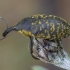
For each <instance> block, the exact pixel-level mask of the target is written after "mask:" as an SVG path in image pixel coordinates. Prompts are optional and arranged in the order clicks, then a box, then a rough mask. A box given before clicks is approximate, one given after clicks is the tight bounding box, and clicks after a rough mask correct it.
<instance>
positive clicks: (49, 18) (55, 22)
mask: <svg viewBox="0 0 70 70" xmlns="http://www.w3.org/2000/svg"><path fill="white" fill-rule="evenodd" d="M12 30H16V31H18V32H19V33H21V34H23V35H24V34H25V35H26V36H27V37H30V36H33V37H36V38H43V39H49V40H54V39H59V40H61V39H63V38H66V37H68V36H69V35H70V24H69V23H67V22H66V21H65V20H64V19H63V18H60V17H57V16H54V15H45V14H37V15H34V16H31V17H27V18H24V19H23V20H21V21H19V22H18V23H17V24H15V25H14V26H12V27H10V28H8V29H7V30H6V31H5V32H4V33H3V36H4V37H5V36H6V35H7V34H8V33H9V32H10V31H12Z"/></svg>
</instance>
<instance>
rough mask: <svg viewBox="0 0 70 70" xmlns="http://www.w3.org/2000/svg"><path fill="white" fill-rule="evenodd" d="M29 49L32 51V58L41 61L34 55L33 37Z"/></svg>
mask: <svg viewBox="0 0 70 70" xmlns="http://www.w3.org/2000/svg"><path fill="white" fill-rule="evenodd" d="M29 49H30V54H31V56H32V57H33V58H34V59H37V60H39V59H38V58H37V57H36V56H34V55H33V39H32V37H30V46H29Z"/></svg>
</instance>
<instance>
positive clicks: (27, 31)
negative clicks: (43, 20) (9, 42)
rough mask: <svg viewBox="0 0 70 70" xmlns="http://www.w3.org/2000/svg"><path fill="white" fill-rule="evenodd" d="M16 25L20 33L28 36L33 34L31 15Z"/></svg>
mask: <svg viewBox="0 0 70 70" xmlns="http://www.w3.org/2000/svg"><path fill="white" fill-rule="evenodd" d="M14 26H15V27H16V30H17V31H18V33H20V34H22V35H25V36H27V37H29V36H32V35H33V34H32V33H31V19H30V18H29V17H28V18H24V19H22V20H21V21H19V22H18V23H17V24H15V25H14Z"/></svg>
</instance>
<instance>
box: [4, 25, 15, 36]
mask: <svg viewBox="0 0 70 70" xmlns="http://www.w3.org/2000/svg"><path fill="white" fill-rule="evenodd" d="M13 30H16V28H14V27H13V26H12V27H9V28H7V29H6V30H5V31H4V33H3V37H6V35H7V34H8V33H9V32H11V31H13Z"/></svg>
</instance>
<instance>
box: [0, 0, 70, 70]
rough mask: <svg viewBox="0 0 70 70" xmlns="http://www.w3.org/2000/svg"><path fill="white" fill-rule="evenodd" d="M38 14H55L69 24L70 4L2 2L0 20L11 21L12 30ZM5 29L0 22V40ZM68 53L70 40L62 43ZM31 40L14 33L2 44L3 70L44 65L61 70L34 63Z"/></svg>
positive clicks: (51, 0)
mask: <svg viewBox="0 0 70 70" xmlns="http://www.w3.org/2000/svg"><path fill="white" fill-rule="evenodd" d="M35 14H53V15H56V16H60V17H62V18H64V19H66V20H67V21H68V22H69V23H70V0H0V16H1V17H3V18H4V19H5V20H6V21H8V24H9V27H10V26H12V25H14V24H15V23H17V22H18V21H20V20H21V19H23V18H25V17H28V16H32V15H35ZM5 29H6V24H5V23H4V21H2V20H0V37H2V36H1V35H2V33H3V31H4V30H5ZM62 42H63V46H64V48H65V50H66V51H67V52H68V53H70V37H68V38H66V39H63V41H62ZM28 44H29V39H28V38H26V37H25V36H22V35H20V34H18V33H17V32H15V31H12V32H11V33H9V34H8V35H7V38H6V39H4V40H2V41H0V70H31V67H32V66H33V65H41V66H43V67H45V68H48V69H49V70H56V69H57V70H62V69H60V68H58V67H55V66H54V65H50V64H46V63H44V62H41V61H38V60H35V59H33V58H32V57H31V55H30V53H29V51H28Z"/></svg>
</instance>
